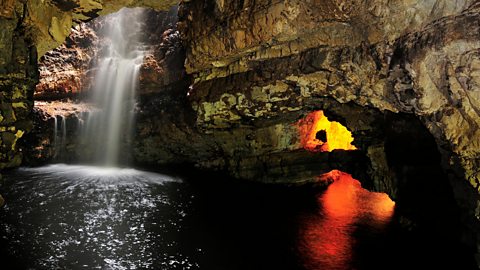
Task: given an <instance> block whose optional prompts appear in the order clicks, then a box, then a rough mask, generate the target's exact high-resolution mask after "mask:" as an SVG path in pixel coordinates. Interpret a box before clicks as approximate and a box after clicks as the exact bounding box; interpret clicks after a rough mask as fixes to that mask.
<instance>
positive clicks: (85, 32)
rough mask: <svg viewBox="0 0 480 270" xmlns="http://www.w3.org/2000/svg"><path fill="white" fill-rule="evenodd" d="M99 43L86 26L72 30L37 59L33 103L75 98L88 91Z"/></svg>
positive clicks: (92, 30)
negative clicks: (38, 61) (92, 64)
mask: <svg viewBox="0 0 480 270" xmlns="http://www.w3.org/2000/svg"><path fill="white" fill-rule="evenodd" d="M98 43H99V40H98V37H97V35H96V32H95V30H94V29H93V28H92V27H91V26H90V24H86V23H81V24H79V25H78V26H76V27H75V28H73V29H72V32H71V33H70V35H69V36H68V37H67V40H66V41H65V43H63V44H62V45H60V47H58V48H56V49H54V50H52V51H49V52H47V53H46V54H45V55H44V56H42V58H40V63H39V70H40V82H39V83H38V84H37V86H36V89H35V94H34V98H35V100H58V99H64V98H76V97H78V96H79V95H80V94H81V92H82V91H83V90H85V89H86V88H88V86H89V84H90V81H91V77H92V72H89V71H90V68H91V62H92V60H93V59H95V56H96V53H97V51H98V45H99V44H98Z"/></svg>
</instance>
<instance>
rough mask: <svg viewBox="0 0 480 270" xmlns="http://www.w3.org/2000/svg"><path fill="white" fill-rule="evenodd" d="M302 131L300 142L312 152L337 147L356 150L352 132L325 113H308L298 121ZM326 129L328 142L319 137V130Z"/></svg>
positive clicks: (331, 149)
mask: <svg viewBox="0 0 480 270" xmlns="http://www.w3.org/2000/svg"><path fill="white" fill-rule="evenodd" d="M297 125H298V128H299V132H300V143H301V144H302V146H303V148H305V149H306V150H308V151H312V152H319V151H320V152H331V151H333V150H335V149H343V150H356V149H357V148H356V147H355V146H354V145H352V142H353V137H352V133H351V132H350V131H348V129H347V128H346V127H344V126H342V124H340V123H338V122H335V121H332V122H330V121H329V120H328V118H327V117H326V116H325V115H324V114H323V111H315V112H311V113H310V114H308V115H307V116H306V117H305V118H304V119H302V120H300V121H298V123H297ZM322 130H323V131H325V133H326V142H324V141H322V140H320V139H318V138H317V133H318V132H319V131H322Z"/></svg>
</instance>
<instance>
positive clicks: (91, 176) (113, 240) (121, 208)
mask: <svg viewBox="0 0 480 270" xmlns="http://www.w3.org/2000/svg"><path fill="white" fill-rule="evenodd" d="M8 180H10V181H8V185H11V186H9V187H7V188H8V192H9V193H8V197H9V199H10V200H9V202H8V205H7V206H6V207H5V208H4V211H2V212H1V213H0V215H1V217H0V218H1V219H2V221H3V222H2V223H1V224H0V234H1V235H2V239H3V241H5V243H8V245H9V252H11V254H10V255H11V256H14V257H15V256H16V255H15V254H17V255H18V254H22V256H21V257H29V258H31V259H32V262H31V263H30V264H29V265H27V266H29V267H41V268H45V269H55V268H62V269H63V268H71V267H75V268H78V267H79V266H83V268H85V269H145V268H161V269H189V268H191V267H193V266H194V265H195V263H193V262H191V260H190V259H189V258H188V257H187V256H185V255H183V254H181V253H179V252H178V242H177V241H176V238H177V236H178V231H179V230H181V229H182V219H183V218H184V217H185V215H187V214H188V211H187V210H188V200H185V202H184V201H179V202H177V201H176V202H175V203H172V202H171V199H170V197H171V196H177V195H176V193H177V190H178V185H181V180H180V179H178V178H173V177H170V176H166V175H162V174H157V173H151V172H145V171H139V170H134V169H123V168H101V167H92V166H71V165H63V164H57V165H50V166H45V167H40V168H21V169H18V170H17V171H16V172H14V173H12V174H11V175H9V176H8ZM173 220H174V221H175V222H172V221H173ZM27 242H29V243H31V244H29V245H25V243H27ZM24 263H25V262H24ZM80 268H82V267H80Z"/></svg>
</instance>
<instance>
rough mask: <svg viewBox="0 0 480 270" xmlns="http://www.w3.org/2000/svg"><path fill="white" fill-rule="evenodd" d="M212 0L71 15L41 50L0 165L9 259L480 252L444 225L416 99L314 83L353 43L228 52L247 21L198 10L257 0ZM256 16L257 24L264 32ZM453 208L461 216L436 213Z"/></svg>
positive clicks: (265, 262)
mask: <svg viewBox="0 0 480 270" xmlns="http://www.w3.org/2000/svg"><path fill="white" fill-rule="evenodd" d="M210 2H212V1H205V5H203V6H201V8H200V9H199V10H189V9H188V5H192V6H195V5H197V4H198V3H196V2H194V1H185V3H182V4H181V5H183V7H180V8H179V7H178V6H174V7H172V8H171V9H170V10H168V11H155V10H151V9H144V8H134V9H130V8H124V9H121V10H120V11H118V12H116V13H113V14H110V15H106V16H101V17H98V18H96V19H94V20H91V21H89V22H85V23H80V24H79V25H77V26H75V27H74V28H72V29H71V34H70V36H68V37H67V40H66V41H65V42H64V43H63V44H62V45H61V46H60V47H58V48H57V49H54V50H52V51H49V52H47V53H46V54H45V55H44V56H43V57H42V58H41V60H40V63H39V73H40V82H39V84H37V86H36V90H35V93H34V99H35V108H34V109H33V116H32V118H33V122H34V129H33V131H32V132H31V133H30V134H28V135H26V143H24V145H23V146H22V147H23V148H22V151H23V154H24V161H23V164H24V165H23V167H20V168H17V169H13V170H10V171H7V172H5V173H3V172H2V174H3V179H2V180H0V193H1V194H2V195H4V197H5V202H6V204H5V206H4V207H3V208H0V262H1V263H2V264H3V265H5V266H8V267H10V266H14V268H15V267H16V268H18V269H208V270H210V269H219V270H237V269H238V270H244V269H285V270H296V269H298V270H317V269H326V270H330V269H331V270H334V269H360V270H361V269H384V268H387V269H389V268H393V269H409V268H415V267H417V266H418V265H419V264H420V265H426V266H427V267H429V268H440V267H444V266H446V265H448V266H449V265H454V266H456V267H460V268H462V269H469V267H471V266H472V261H471V260H470V258H469V257H468V256H469V255H471V253H472V252H471V250H469V249H468V248H466V247H465V246H464V245H463V244H462V243H460V242H459V241H458V239H457V238H455V237H456V236H455V237H450V236H447V235H445V236H444V235H443V234H442V232H446V231H449V230H455V231H456V230H457V229H458V228H459V226H460V225H459V224H458V223H457V218H458V216H457V215H458V212H457V211H458V209H457V208H455V207H456V204H455V202H453V201H454V197H453V194H451V192H450V191H451V190H450V189H449V188H450V187H449V186H448V181H449V180H448V175H447V174H445V173H444V171H443V170H442V168H441V161H440V154H439V153H438V149H437V142H436V141H435V139H434V138H433V137H432V136H431V134H430V133H429V131H428V130H427V128H426V127H425V126H424V125H423V124H422V123H421V122H420V121H419V120H418V119H417V118H415V117H413V116H412V115H409V114H401V113H393V112H390V111H388V110H386V111H382V110H378V109H375V108H373V107H369V106H360V105H359V104H357V103H355V102H350V100H349V98H350V97H338V96H337V97H336V98H331V97H329V96H326V95H325V94H324V93H323V92H320V93H315V91H317V90H318V89H320V88H321V87H322V86H323V85H328V88H329V91H332V92H335V91H337V92H336V93H339V91H342V88H341V87H340V86H339V85H334V83H332V82H328V83H326V82H324V81H321V83H320V82H319V83H315V84H312V85H313V86H312V85H306V83H308V82H307V81H308V79H312V78H315V79H316V78H317V77H316V76H323V75H324V73H329V75H328V76H329V77H335V76H337V75H338V74H337V73H335V72H331V73H330V70H329V68H332V67H328V68H323V66H322V65H325V66H326V65H327V62H328V61H331V59H343V58H342V57H344V58H348V57H346V56H345V54H347V53H351V52H350V51H348V50H345V51H342V52H336V54H335V55H327V54H324V53H323V52H317V51H315V49H312V50H309V51H308V52H307V53H306V54H302V55H301V56H299V57H298V59H297V58H295V57H292V58H289V57H290V56H289V55H288V53H286V50H285V49H284V48H283V49H281V50H274V51H270V50H265V51H261V52H255V50H256V48H257V47H260V48H264V46H263V45H259V46H257V45H255V44H253V43H252V44H253V45H251V46H250V45H249V46H250V47H248V46H247V47H248V48H247V47H245V48H246V51H245V52H242V57H245V58H235V57H232V58H228V57H227V58H222V57H223V56H224V55H227V52H230V51H234V50H236V49H239V48H242V46H246V45H245V44H243V43H242V42H252V41H251V40H249V39H250V37H249V33H248V31H246V30H245V29H244V27H247V28H248V27H250V26H242V27H238V29H237V28H235V29H234V30H232V29H230V28H229V27H230V26H232V25H235V24H236V23H238V22H236V21H233V22H229V23H218V24H215V27H213V28H208V27H212V26H211V25H210V24H209V23H210V22H209V19H210V18H208V19H207V18H205V27H206V28H208V31H207V32H202V31H200V32H198V29H193V28H185V27H186V23H185V21H187V22H188V23H187V24H195V23H196V22H192V18H194V17H195V16H196V15H198V14H199V12H200V13H201V12H207V10H209V9H212V12H213V13H212V14H211V17H212V18H216V16H219V17H218V18H216V19H218V20H219V21H221V20H223V19H224V17H222V16H226V17H225V18H227V17H229V16H233V15H231V14H230V15H228V16H227V14H228V11H229V9H232V8H238V7H240V6H242V5H244V6H249V5H251V3H250V2H248V1H245V3H243V1H242V4H239V3H230V4H228V3H226V2H225V3H223V1H216V2H215V3H214V4H212V3H213V2H212V3H210ZM220 2H221V3H220ZM208 3H210V4H208ZM237 5H238V7H237ZM269 5H270V4H269ZM67 6H68V5H67ZM234 6H235V7H234ZM62 8H66V7H65V6H62ZM245 10H248V8H246V9H245ZM239 12H240V11H239ZM242 12H244V11H242ZM269 12H270V11H269ZM289 12H290V11H289ZM85 14H87V13H85ZM222 14H223V15H222ZM288 14H290V13H288ZM288 16H291V14H290V15H288ZM288 16H287V17H288ZM239 21H242V20H239ZM267 22H268V20H267ZM237 26H238V25H237ZM285 27H287V26H286V25H283V26H281V27H280V26H278V27H277V28H276V29H277V30H278V31H280V30H281V29H283V28H285ZM256 29H257V30H258V31H259V33H258V35H259V36H258V37H256V38H258V39H261V38H262V37H261V34H262V33H263V32H262V31H263V30H265V29H263V30H261V29H262V28H261V27H259V28H256ZM259 29H260V30H259ZM52 31H53V30H52ZM195 31H197V32H195ZM228 31H233V33H232V35H230V36H227V37H224V38H221V39H219V40H217V41H218V42H220V41H221V42H222V45H220V46H219V47H215V49H212V48H213V47H212V46H216V45H218V44H216V43H215V42H207V43H203V42H204V41H203V40H202V37H201V35H205V36H212V37H214V38H215V35H218V33H222V32H228ZM282 31H284V29H283V30H282ZM200 33H201V34H200ZM192 37H196V38H198V40H195V41H191V40H190V41H189V42H192V43H195V42H198V47H196V48H195V49H194V50H192V48H191V47H188V46H189V45H188V43H187V40H189V39H190V38H192ZM284 38H285V37H284ZM300 41H301V39H299V41H298V42H300ZM278 42H283V39H282V38H279V39H278V40H276V39H274V40H273V41H272V44H277V43H278ZM228 46H232V47H231V48H229V47H228ZM272 46H273V45H272ZM265 48H266V47H265ZM265 48H264V49H265ZM291 48H295V47H294V46H293V45H292V47H291ZM222 50H226V51H227V52H224V51H222ZM216 52H218V55H217V54H216ZM192 54H199V55H203V57H204V58H205V59H210V58H209V57H211V58H212V59H214V60H211V59H210V60H211V61H210V60H209V61H210V62H208V63H204V62H202V61H204V60H205V59H204V58H199V59H192V58H190V57H189V55H192ZM271 55H280V56H281V57H280V58H281V59H280V58H279V59H280V60H278V61H270V60H268V57H270V56H271ZM255 57H260V58H259V59H260V60H258V59H257V60H258V61H257V60H255V61H253V62H248V61H246V60H245V59H255ZM262 57H266V58H265V59H263V58H262ZM310 58H312V59H316V60H315V61H313V60H312V62H309V59H310ZM317 58H318V59H317ZM285 59H286V60H285ZM284 60H285V61H286V62H282V61H284ZM287 60H288V61H287ZM245 61H246V62H245ZM351 61H352V62H355V61H360V60H359V59H357V58H355V59H353V60H351ZM247 62H248V63H247ZM355 63H357V62H355ZM319 65H320V66H322V68H321V70H320V71H318V70H315V68H317V67H318V66H319ZM199 66H201V67H202V68H203V70H201V71H199V70H197V69H198V67H199ZM287 66H288V68H291V66H292V67H296V66H298V67H297V68H298V72H300V71H301V72H305V73H306V74H307V75H305V74H303V75H302V76H304V77H302V78H300V77H296V76H297V75H299V73H298V72H297V71H295V72H289V71H288V69H287ZM379 66H380V65H379ZM285 69H287V72H286V73H288V75H286V79H282V78H281V77H279V76H283V75H285V74H283V73H285ZM337 79H338V78H337ZM365 80H366V79H365ZM296 83H297V85H296ZM350 86H351V85H350ZM326 87H327V86H326ZM336 87H338V88H336ZM352 87H353V86H352ZM339 95H341V93H340V94H339ZM299 97H300V98H301V99H302V101H301V102H300V105H299V104H296V103H295V102H296V99H297V98H299ZM342 98H345V99H342ZM339 100H340V101H341V102H340V101H339ZM347 101H348V102H347ZM2 139H3V137H2ZM411 153H416V154H415V155H413V156H412V155H411ZM432 187H433V188H432ZM431 189H434V191H435V192H430V190H431ZM386 193H388V195H387V194H386ZM442 215H445V216H448V217H452V218H449V219H448V220H445V219H441V218H440V219H435V218H438V217H440V216H442ZM458 230H460V229H458ZM439 235H442V237H438V236H439ZM438 258H442V260H439V259H438ZM3 265H2V266H3Z"/></svg>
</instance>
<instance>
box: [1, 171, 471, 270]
mask: <svg viewBox="0 0 480 270" xmlns="http://www.w3.org/2000/svg"><path fill="white" fill-rule="evenodd" d="M200 178H201V179H200ZM336 179H337V180H336V181H335V182H334V183H333V184H332V185H330V186H329V187H328V189H327V190H325V191H318V190H317V191H313V190H309V189H305V188H303V189H302V188H286V187H278V186H265V185H260V184H253V183H237V182H234V181H231V180H229V179H222V178H220V179H208V178H205V177H204V176H202V177H200V176H198V177H190V178H186V179H179V178H175V177H170V176H166V175H161V174H155V173H149V172H142V171H137V170H132V169H99V168H95V167H84V166H67V165H52V166H47V167H41V168H34V169H27V168H25V169H19V170H16V171H13V172H11V173H9V174H8V175H6V176H5V183H4V184H3V186H2V189H3V194H4V195H5V197H6V200H7V202H8V203H7V205H6V206H5V207H4V208H3V209H1V210H0V258H1V260H0V269H206V270H215V269H219V270H230V269H232V270H237V269H238V270H240V269H242V270H247V269H326V270H329V269H418V267H419V266H424V267H426V269H436V268H438V267H440V268H441V269H445V267H447V269H471V268H470V267H471V264H470V261H469V260H468V258H469V257H468V256H466V255H465V256H463V255H464V253H463V252H461V251H462V250H461V249H460V246H459V245H455V244H452V243H449V242H444V241H442V236H441V235H436V236H435V235H433V236H430V235H424V234H418V233H417V234H407V233H404V232H402V231H400V230H398V229H397V226H395V222H392V220H393V219H394V218H393V217H394V203H393V202H392V201H390V199H389V198H388V197H387V196H386V195H384V194H379V193H370V192H367V191H366V190H364V189H362V188H361V187H360V185H359V183H358V182H357V181H355V180H353V179H351V177H349V176H348V175H344V174H339V175H336ZM227 180H228V181H227Z"/></svg>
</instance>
